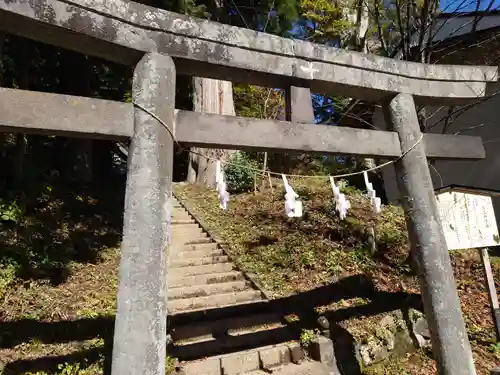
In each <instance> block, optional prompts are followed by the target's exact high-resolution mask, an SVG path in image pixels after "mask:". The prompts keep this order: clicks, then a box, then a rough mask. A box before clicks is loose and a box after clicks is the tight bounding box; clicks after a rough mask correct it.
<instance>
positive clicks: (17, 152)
mask: <svg viewBox="0 0 500 375" xmlns="http://www.w3.org/2000/svg"><path fill="white" fill-rule="evenodd" d="M24 42H25V43H26V45H25V46H24V48H23V49H22V53H21V67H20V68H21V72H20V76H19V81H18V84H19V88H20V89H23V90H29V89H30V84H31V72H30V66H31V61H32V56H33V52H32V51H33V49H32V48H33V45H32V44H31V42H30V41H24ZM27 148H28V139H27V137H26V135H25V134H23V133H17V134H16V146H15V149H14V159H13V163H12V170H11V176H12V185H13V187H14V189H17V188H18V187H19V184H20V183H21V178H22V175H23V165H24V157H25V155H26V150H27Z"/></svg>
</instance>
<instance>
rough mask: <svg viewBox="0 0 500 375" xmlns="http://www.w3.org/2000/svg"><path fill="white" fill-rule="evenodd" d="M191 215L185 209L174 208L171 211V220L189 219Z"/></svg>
mask: <svg viewBox="0 0 500 375" xmlns="http://www.w3.org/2000/svg"><path fill="white" fill-rule="evenodd" d="M192 218H193V217H192V216H191V215H190V214H189V213H188V212H187V211H186V210H174V211H173V212H172V219H173V220H190V219H192Z"/></svg>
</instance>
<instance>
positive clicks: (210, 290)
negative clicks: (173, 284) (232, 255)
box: [168, 280, 252, 301]
mask: <svg viewBox="0 0 500 375" xmlns="http://www.w3.org/2000/svg"><path fill="white" fill-rule="evenodd" d="M247 289H252V288H251V283H250V282H248V281H247V280H238V281H230V282H226V283H216V284H201V285H193V286H189V287H180V288H170V289H169V290H168V299H169V300H171V301H173V300H177V299H185V298H198V297H208V296H216V295H218V294H227V293H232V292H236V291H244V290H247Z"/></svg>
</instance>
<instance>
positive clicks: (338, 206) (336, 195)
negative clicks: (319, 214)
mask: <svg viewBox="0 0 500 375" xmlns="http://www.w3.org/2000/svg"><path fill="white" fill-rule="evenodd" d="M330 184H331V185H332V190H333V199H334V200H335V210H336V211H337V212H338V214H339V217H340V220H344V219H345V218H346V216H347V211H348V210H349V208H351V203H350V202H349V201H348V200H347V198H346V197H345V195H344V194H342V193H341V192H340V188H339V187H338V186H337V185H336V184H335V181H334V179H333V177H331V176H330Z"/></svg>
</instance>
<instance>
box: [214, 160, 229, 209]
mask: <svg viewBox="0 0 500 375" xmlns="http://www.w3.org/2000/svg"><path fill="white" fill-rule="evenodd" d="M215 183H216V184H217V187H216V189H217V196H218V198H219V203H220V208H222V209H223V210H226V209H227V202H229V193H228V192H227V190H226V180H225V178H224V171H223V170H222V168H221V162H220V161H217V164H216V172H215Z"/></svg>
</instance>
